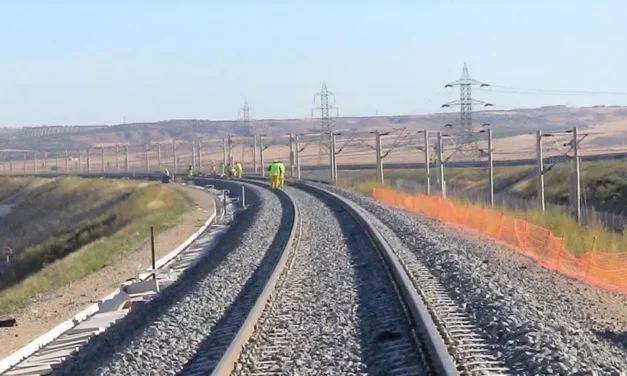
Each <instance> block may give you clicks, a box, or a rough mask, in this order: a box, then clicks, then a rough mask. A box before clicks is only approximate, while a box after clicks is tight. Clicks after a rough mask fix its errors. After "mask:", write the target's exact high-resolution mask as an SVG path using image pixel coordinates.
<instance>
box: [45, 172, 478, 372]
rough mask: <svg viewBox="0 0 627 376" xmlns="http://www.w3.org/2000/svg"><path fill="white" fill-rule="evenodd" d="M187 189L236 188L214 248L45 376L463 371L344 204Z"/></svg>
mask: <svg viewBox="0 0 627 376" xmlns="http://www.w3.org/2000/svg"><path fill="white" fill-rule="evenodd" d="M196 183H197V184H201V185H205V184H215V185H216V186H220V185H221V184H228V185H230V187H229V188H230V189H231V192H232V193H236V192H239V187H240V185H242V186H245V187H246V192H249V193H247V202H248V203H249V204H250V206H249V207H248V208H247V209H246V210H245V211H243V212H241V214H240V215H238V218H236V220H235V222H234V224H233V225H232V226H231V228H230V229H229V230H228V231H227V232H226V234H225V235H224V240H223V241H222V242H221V243H220V245H219V246H218V247H217V249H216V250H214V251H211V252H207V254H206V255H205V256H204V258H203V259H201V260H200V262H198V263H197V264H196V265H194V266H193V267H191V268H190V270H188V271H187V272H186V273H184V274H183V275H182V276H181V278H180V279H179V280H178V281H177V282H176V283H175V284H173V285H172V286H170V287H168V288H167V289H165V290H164V291H163V292H162V293H161V294H159V295H158V296H157V297H156V298H155V299H154V300H153V301H151V302H149V303H147V304H145V305H144V306H140V307H138V309H137V310H135V311H134V312H133V311H132V312H131V313H130V314H129V315H128V317H127V318H125V319H124V320H122V321H120V322H119V323H117V324H116V325H114V326H113V327H112V328H111V329H109V330H107V331H106V332H104V333H102V334H100V335H99V336H98V337H97V338H95V339H94V340H93V341H91V342H90V343H89V344H87V345H86V346H85V347H86V348H85V350H84V351H81V352H80V353H79V354H78V355H76V356H75V357H73V358H71V359H70V360H69V361H67V362H65V363H64V364H63V365H61V366H60V367H59V368H58V370H57V373H56V374H58V375H78V374H80V375H162V374H164V375H165V374H170V375H207V374H214V375H279V374H329V375H331V374H334V375H335V374H342V375H364V374H371V375H403V376H405V375H430V374H437V375H456V374H458V373H459V371H462V373H469V374H471V373H473V372H468V370H469V369H468V368H467V367H466V365H462V364H460V358H459V356H457V355H456V354H455V353H454V351H453V354H450V353H449V351H450V349H453V350H454V348H452V347H451V338H448V337H447V333H449V332H446V331H443V329H442V325H441V322H440V321H441V320H440V319H439V318H438V317H437V315H438V314H439V313H441V312H442V309H444V310H445V311H446V310H447V309H448V308H446V307H443V306H442V304H441V303H440V302H438V301H434V300H433V299H432V297H430V296H428V294H427V295H425V293H424V291H421V290H420V288H419V286H417V284H419V283H421V282H420V281H419V280H418V278H417V276H416V274H414V273H413V272H414V271H413V270H408V266H407V265H404V264H403V263H402V262H401V261H400V260H399V258H398V256H397V253H396V252H395V250H394V249H392V247H391V246H390V245H389V244H388V243H387V241H386V239H385V238H384V237H383V236H382V235H381V234H380V233H379V230H378V229H377V228H376V227H375V225H374V222H372V220H371V219H369V217H368V215H367V214H366V213H365V211H364V210H363V209H361V208H360V207H359V206H357V205H356V204H355V203H353V202H351V201H350V200H347V199H345V198H342V197H340V196H339V195H336V194H335V193H332V192H330V191H328V190H327V189H324V188H323V187H320V186H313V185H312V186H308V185H304V184H294V185H292V186H291V187H286V188H285V189H283V190H279V191H274V192H270V190H269V187H268V186H267V184H265V182H259V181H256V180H243V181H240V182H232V181H231V182H229V181H222V180H219V179H206V178H198V179H196ZM426 283H427V284H428V283H429V282H428V281H426ZM434 312H435V313H434ZM438 312H439V313H438ZM446 312H448V311H446ZM434 318H435V321H434ZM436 323H437V325H436ZM463 326H464V325H463V323H462V327H463ZM462 329H463V328H462ZM463 334H464V333H463V330H462V334H461V335H463ZM443 335H444V337H445V338H446V340H447V341H446V342H445V341H444V340H443V338H442V337H443ZM456 340H458V338H453V341H456Z"/></svg>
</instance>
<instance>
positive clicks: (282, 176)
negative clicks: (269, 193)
mask: <svg viewBox="0 0 627 376" xmlns="http://www.w3.org/2000/svg"><path fill="white" fill-rule="evenodd" d="M284 183H285V165H284V164H283V162H279V188H283V184H284Z"/></svg>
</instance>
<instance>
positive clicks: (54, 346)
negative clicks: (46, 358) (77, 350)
mask: <svg viewBox="0 0 627 376" xmlns="http://www.w3.org/2000/svg"><path fill="white" fill-rule="evenodd" d="M87 342H89V338H83V339H75V340H73V341H63V342H57V341H54V342H52V343H51V344H49V345H48V346H46V347H44V348H43V349H41V350H40V351H41V352H42V353H43V352H48V351H54V350H59V349H64V348H66V347H74V346H76V347H81V346H83V345H85V344H87Z"/></svg>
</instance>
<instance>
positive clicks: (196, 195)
mask: <svg viewBox="0 0 627 376" xmlns="http://www.w3.org/2000/svg"><path fill="white" fill-rule="evenodd" d="M181 189H184V190H185V191H186V192H187V193H188V194H189V195H190V197H192V198H193V199H194V201H195V203H196V205H195V206H193V207H192V208H190V209H189V210H188V211H187V212H186V213H185V214H183V215H181V216H180V217H179V220H178V222H177V223H176V224H175V225H174V226H173V227H171V228H170V229H168V230H166V231H164V232H162V233H160V234H158V235H157V236H156V237H155V245H156V247H155V248H156V253H157V257H161V256H163V255H165V254H167V253H168V252H170V251H171V250H172V249H174V248H176V247H177V246H178V245H179V244H181V243H182V242H183V241H185V240H186V239H187V238H188V237H189V236H190V235H191V234H193V233H194V232H195V231H196V230H197V229H198V228H199V227H200V226H202V224H204V222H205V221H206V220H207V218H208V217H209V215H211V213H212V212H213V210H214V202H213V199H212V197H211V196H210V195H209V194H208V193H205V192H202V191H199V190H197V189H192V188H181ZM149 263H150V242H149V241H148V240H144V241H143V242H141V243H140V244H138V245H137V247H136V248H135V249H134V250H131V251H128V252H126V253H125V254H124V255H123V256H122V257H120V258H119V259H118V260H116V261H115V262H114V263H112V264H110V265H108V266H106V267H104V268H103V269H101V270H99V271H98V272H96V273H93V274H91V275H89V276H88V277H86V278H84V279H82V280H80V281H77V282H74V283H73V284H72V285H71V286H65V287H63V288H60V289H58V290H55V291H52V292H50V293H48V294H46V295H45V296H42V297H40V298H38V299H37V300H36V301H35V302H34V303H33V304H32V305H31V306H29V307H28V308H26V309H24V310H23V311H22V312H19V313H17V314H15V315H13V316H14V317H15V318H16V319H17V322H18V326H17V327H13V328H0V343H1V344H2V346H0V358H2V357H5V356H7V355H9V354H10V353H12V352H13V351H15V350H17V349H19V348H20V347H22V346H24V345H25V344H27V343H28V342H29V341H31V340H33V339H35V338H36V337H38V336H39V335H41V334H43V333H45V332H47V331H48V330H50V329H52V328H53V327H55V326H56V325H58V324H60V323H61V322H63V321H65V320H67V319H68V318H70V317H72V316H73V315H75V314H76V313H78V312H80V311H81V310H83V309H85V308H86V307H88V306H89V305H91V304H93V303H95V302H97V301H98V300H100V299H101V298H102V297H104V296H106V295H107V294H109V293H110V292H111V291H113V290H115V289H116V288H117V287H118V286H119V285H120V283H122V282H124V281H126V280H127V279H129V278H131V277H134V276H135V271H136V269H137V267H138V266H139V265H143V266H146V265H148V264H149Z"/></svg>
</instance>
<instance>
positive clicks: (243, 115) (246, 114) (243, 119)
mask: <svg viewBox="0 0 627 376" xmlns="http://www.w3.org/2000/svg"><path fill="white" fill-rule="evenodd" d="M251 110H252V108H250V106H248V100H247V99H246V100H244V106H242V108H240V109H239V110H237V118H238V120H239V124H240V126H241V127H242V130H243V131H244V132H246V131H249V130H250V131H251V133H254V132H252V130H251V129H250V120H251V118H250V112H251ZM252 111H254V110H252ZM250 148H251V146H250V145H248V142H247V141H245V142H244V145H242V159H241V161H240V162H241V163H244V161H245V160H246V155H247V154H248V153H249V152H250V150H249V149H250Z"/></svg>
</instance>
